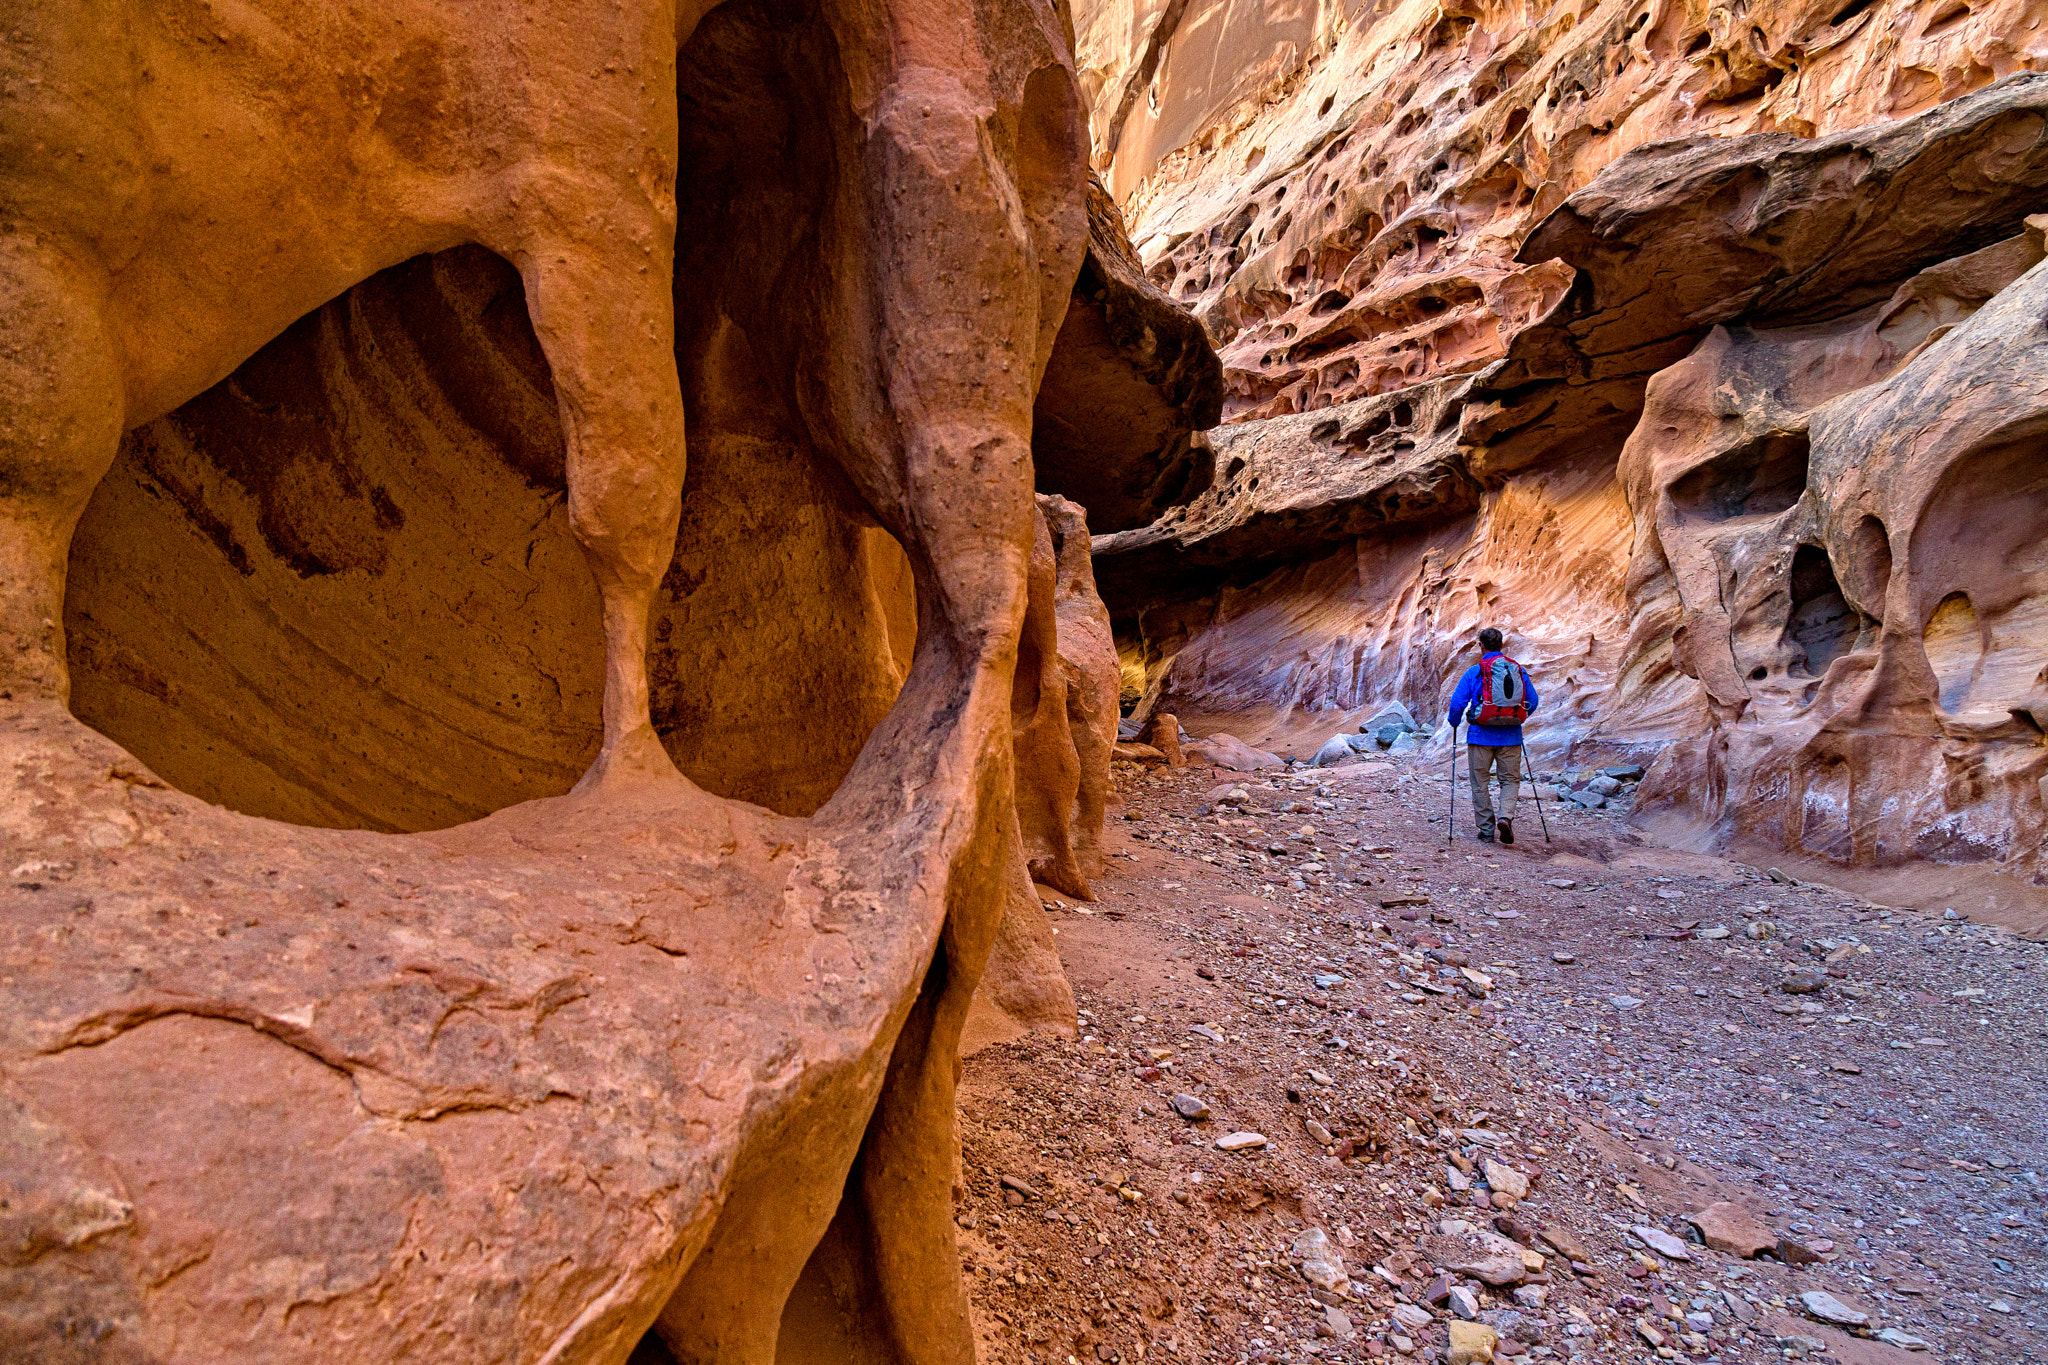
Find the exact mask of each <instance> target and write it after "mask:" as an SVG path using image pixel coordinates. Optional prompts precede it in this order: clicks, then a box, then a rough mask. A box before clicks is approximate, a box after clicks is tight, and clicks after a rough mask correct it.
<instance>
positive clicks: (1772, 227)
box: [1462, 76, 2048, 475]
mask: <svg viewBox="0 0 2048 1365" xmlns="http://www.w3.org/2000/svg"><path fill="white" fill-rule="evenodd" d="M2044 190H2048V76H2019V77H2015V78H2014V79H2012V80H2008V81H2004V82H2001V83H2000V84H1998V85H1996V86H1993V87H1992V88H1990V89H1988V90H1983V91H1979V92H1978V93H1976V94H1973V95H1967V96H1964V97H1963V98H1961V99H1958V100H1955V101H1954V102H1952V103H1950V104H1946V105H1943V106H1941V107H1940V108H1938V109H1936V110H1933V111H1932V112H1930V113H1928V114H1927V115H1924V116H1922V117H1919V118H1912V119H1905V120H1902V121H1900V122H1897V123H1893V124H1889V125H1878V126H1876V127H1872V128H1861V129H1856V130H1854V131H1851V132H1845V133H1837V134H1835V135H1833V136H1830V137H1823V138H1811V139H1809V138H1800V137H1796V136H1793V135H1791V134H1787V133H1779V134H1774V135H1768V136H1757V137H1747V138H1741V139H1733V138H1716V137H1706V136H1697V135H1695V136H1692V137H1687V138H1682V139H1679V140H1677V141H1673V142H1666V143H1660V144H1657V145H1656V146H1653V147H1646V148H1643V149H1642V150H1641V151H1639V152H1637V153H1635V154H1634V155H1631V156H1628V157H1626V158H1624V159H1622V160H1621V161H1618V162H1616V163H1615V164H1614V165H1613V166H1612V167H1611V168H1610V169H1609V170H1608V171H1607V172H1606V173H1605V174H1603V175H1602V176H1601V177H1600V179H1599V180H1597V181H1596V182H1595V183H1594V184H1592V185H1590V186H1588V187H1587V188H1586V189H1585V190H1582V191H1580V192H1579V193H1577V194H1575V195H1573V196H1572V197H1571V198H1570V199H1569V200H1567V201H1566V202H1565V204H1564V206H1563V207H1562V208H1561V209H1559V210H1558V212H1556V213H1555V214H1552V215H1551V216H1550V217H1549V218H1548V219H1546V220H1545V221H1544V222H1543V224H1542V226H1541V227H1539V228H1538V229H1537V230H1536V231H1535V232H1534V233H1532V234H1531V235H1530V237H1529V238H1528V240H1527V241H1526V242H1524V243H1523V245H1522V251H1521V257H1522V258H1523V259H1526V260H1529V261H1551V260H1553V259H1562V260H1565V261H1569V262H1570V263H1571V264H1572V265H1573V266H1574V267H1576V271H1577V275H1576V279H1575V282H1574V283H1573V286H1572V288H1571V290H1570V291H1569V292H1568V293H1567V294H1566V296H1565V297H1564V299H1562V300H1561V301H1560V302H1559V304H1558V306H1557V307H1556V308H1554V309H1553V310H1552V311H1551V313H1550V314H1549V315H1548V316H1546V317H1545V318H1543V319H1542V321H1541V322H1540V323H1538V324H1536V325H1533V326H1530V327H1528V328H1525V329H1524V330H1523V331H1521V332H1520V333H1518V334H1517V335H1516V336H1515V338H1514V341H1513V342H1512V344H1511V345H1510V346H1509V348H1508V353H1507V356H1506V357H1505V359H1504V360H1502V362H1501V363H1499V364H1498V365H1495V366H1493V367H1491V368H1489V369H1488V370H1487V371H1486V372H1485V373H1484V374H1483V375H1481V376H1480V377H1479V379H1478V380H1477V382H1476V383H1475V384H1474V386H1473V393H1472V400H1471V402H1470V404H1469V405H1468V407H1467V409H1466V413H1465V418H1464V423H1463V426H1464V430H1463V435H1462V439H1463V441H1464V443H1465V444H1466V445H1468V446H1472V447H1477V450H1476V452H1475V455H1474V463H1475V466H1476V468H1477V469H1478V471H1479V472H1480V473H1481V474H1482V475H1484V474H1490V473H1495V472H1505V471H1508V470H1512V469H1516V468H1521V467H1525V466H1527V465H1530V464H1534V463H1539V462H1541V461H1542V460H1544V459H1546V458H1551V457H1555V456H1557V455H1561V454H1564V453H1566V452H1568V451H1571V450H1579V449H1584V448H1585V447H1586V446H1587V445H1588V444H1589V443H1593V444H1597V443H1599V442H1601V441H1602V440H1603V438H1605V437H1606V436H1608V435H1609V434H1610V433H1614V434H1621V435H1625V434H1626V433H1627V432H1628V431H1629V430H1630V429H1631V427H1632V426H1633V425H1634V422H1635V418H1636V414H1637V413H1638V412H1639V411H1640V410H1641V406H1642V392H1643V384H1644V381H1645V380H1646V379H1647V378H1648V377H1649V376H1650V375H1651V374H1652V373H1654V372H1656V371H1658V370H1661V369H1663V368H1664V367H1665V366H1667V365H1670V364H1672V363H1673V362H1675V361H1677V360H1679V359H1680V358H1681V357H1683V356H1684V355H1685V354H1686V353H1687V352H1688V351H1690V350H1691V349H1692V347H1693V345H1694V343H1696V342H1697V341H1698V340H1699V338H1700V335H1701V334H1702V332H1703V331H1704V330H1705V329H1706V328H1707V327H1710V326H1712V325H1714V324H1716V323H1721V322H1727V321H1730V320H1732V319H1736V318H1741V319H1743V320H1745V321H1746V322H1748V323H1749V324H1750V325H1752V326H1788V325H1796V324H1799V323H1804V322H1814V321H1820V320H1823V319H1829V318H1836V317H1840V316H1842V315H1843V314H1844V313H1847V312H1849V311H1851V310H1852V309H1854V308H1856V307H1858V306H1861V305H1864V304H1869V303H1875V302H1877V301H1879V300H1881V299H1883V298H1884V297H1886V296H1887V295H1889V294H1890V293H1891V292H1892V290H1893V288H1894V287H1895V286H1896V285H1897V284H1898V282H1899V281H1900V280H1902V279H1904V278H1906V277H1907V276H1909V275H1911V274H1912V273H1913V272H1914V271H1916V270H1918V269H1920V268H1922V267H1924V266H1929V265H1933V264H1934V263H1935V262H1937V261H1943V260H1946V259H1948V258H1950V257H1953V256H1958V255H1961V254H1963V253H1964V252H1966V251H1969V250H1971V249H1972V248H1975V247H1979V246H1984V245H1987V244H1989V243H1990V242H1992V241H1995V240H1996V239H1998V238H2000V237H2003V236H2007V235H2009V234H2010V233H2011V232H2012V231H2013V229H2014V226H2015V225H2016V224H2017V223H2018V221H2019V219H2020V217H2021V216H2022V215H2024V214H2027V213H2030V212H2032V211H2034V210H2035V209H2037V208H2039V207H2040V206H2041V202H2042V196H2043V193H2044Z"/></svg>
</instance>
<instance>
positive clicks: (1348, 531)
mask: <svg viewBox="0 0 2048 1365" xmlns="http://www.w3.org/2000/svg"><path fill="white" fill-rule="evenodd" d="M1972 22H1975V20H1974V19H1973V20H1972ZM2019 31H2020V30H2019V29H2014V30H2013V32H2015V33H2018V32H2019ZM2026 32H2028V33H2031V32H2032V30H2026ZM2015 41H2017V39H2015ZM2044 100H2048V77H2044V76H2038V75H2032V74H2021V75H2016V76H2014V77H2011V78H2009V79H2008V80H2005V81H2003V82H2000V83H1998V84H1995V85H1992V86H1990V87H1989V88H1987V89H1983V90H1981V91H1978V92H1977V93H1974V94H1971V95H1967V96H1965V97H1963V98H1960V99H1957V100H1955V101H1954V102H1952V103H1950V104H1947V105H1943V106H1940V107H1938V108H1936V109H1933V110H1931V111H1929V112H1927V113H1924V114H1920V115H1916V116H1914V117H1912V118H1909V119H1906V120H1903V121H1900V122H1897V123H1892V124H1880V125H1876V126H1872V127H1869V128H1864V129H1859V130H1855V131H1851V132H1843V133H1839V134H1834V135H1830V136H1827V137H1820V138H1808V139H1802V138H1799V137H1794V136H1790V135H1788V134H1787V133H1767V134H1758V135H1754V136H1747V137H1727V136H1723V137H1718V138H1704V137H1690V138H1686V139H1683V140H1680V141H1676V142H1669V143H1665V144H1660V145H1654V146H1647V147H1643V148H1640V149H1638V150H1636V151H1633V152H1630V153H1628V154H1627V155H1625V156H1622V157H1621V158H1620V159H1618V160H1617V161H1615V162H1614V163H1613V164H1612V165H1611V166H1609V167H1608V168H1607V170H1606V171H1605V172H1603V173H1602V174H1601V175H1600V176H1599V177H1598V178H1597V179H1596V180H1594V181H1593V183H1592V184H1591V185H1589V186H1588V187H1586V188H1585V189H1582V190H1580V191H1578V192H1577V193H1575V194H1573V195H1572V196H1571V197H1570V198H1569V199H1568V200H1566V201H1565V203H1564V204H1563V205H1562V206H1560V207H1559V208H1558V210H1557V211H1556V212H1555V213H1554V214H1553V215H1552V216H1551V217H1550V218H1549V220H1548V221H1547V222H1546V223H1545V224H1544V225H1543V226H1542V227H1541V228H1539V229H1538V230H1537V231H1536V232H1535V233H1534V234H1533V235H1531V236H1530V238H1529V241H1528V244H1527V245H1526V246H1525V247H1524V248H1523V255H1524V257H1526V258H1528V259H1529V261H1530V262H1531V263H1532V265H1534V264H1542V263H1543V262H1540V261H1537V260H1536V258H1537V257H1538V256H1540V255H1543V254H1544V253H1548V252H1558V253H1562V259H1561V260H1552V261H1550V262H1549V264H1551V265H1553V266H1555V267H1557V268H1558V269H1560V270H1561V271H1562V272H1563V273H1562V274H1561V276H1560V278H1563V279H1566V280H1569V281H1572V282H1573V283H1571V285H1570V287H1569V289H1568V290H1567V291H1565V292H1563V293H1562V294H1561V295H1560V301H1559V302H1558V304H1557V305H1556V307H1555V308H1554V309H1552V310H1551V311H1550V312H1549V313H1548V314H1547V315H1545V316H1544V317H1543V318H1542V319H1541V320H1540V321H1538V322H1536V323H1534V324H1533V325H1531V326H1529V327H1528V328H1527V329H1525V330H1524V331H1522V332H1521V333H1520V334H1519V335H1518V336H1516V337H1515V338H1514V339H1513V341H1512V343H1511V345H1510V346H1509V349H1508V355H1507V358H1506V359H1505V360H1503V361H1502V362H1501V363H1500V364H1498V365H1496V366H1494V367H1493V368H1491V369H1489V370H1487V371H1486V372H1485V373H1483V374H1481V375H1479V376H1476V377H1474V378H1471V379H1469V380H1468V379H1462V378H1451V379H1442V380H1437V381H1432V382H1431V383H1427V384H1423V385H1417V386H1414V387H1412V388H1409V389H1404V390H1401V391H1399V392H1398V393H1395V394H1389V395H1385V396H1383V397H1380V398H1375V399H1369V400H1362V401H1355V402H1352V403H1348V404H1341V405H1338V406H1334V407H1331V408H1328V409H1325V410H1321V411H1317V412H1314V413H1308V414H1300V415H1293V416H1285V417H1279V418H1272V419H1265V420H1258V421H1251V422H1246V423H1242V424H1240V425H1238V426H1235V427H1231V428H1226V429H1224V430H1223V431H1222V432H1220V433H1218V436H1217V438H1216V445H1217V449H1218V452H1219V469H1218V475H1219V477H1218V482H1217V485H1216V487H1215V488H1214V489H1212V490H1211V491H1210V492H1209V493H1207V494H1205V495H1204V496H1203V497H1202V498H1200V499H1197V500H1196V501H1195V502H1194V503H1193V504H1191V505H1190V506H1189V507H1188V508H1187V509H1185V510H1184V511H1183V512H1181V513H1179V514H1176V515H1172V516H1169V517H1166V518H1162V519H1161V521H1159V522H1158V523H1155V525H1153V526H1151V527H1147V528H1143V529H1142V530H1138V531H1133V532H1126V533H1123V534H1120V535H1115V536H1109V537H1104V538H1102V539H1101V540H1100V541H1099V542H1098V565H1097V569H1098V573H1099V575H1100V579H1101V582H1102V584H1103V587H1104V594H1105V598H1106V600H1107V601H1108V603H1109V605H1110V608H1111V610H1112V613H1113V616H1114V618H1115V619H1116V620H1117V622H1118V628H1119V638H1120V649H1121V650H1122V653H1123V657H1124V671H1125V677H1126V690H1127V691H1128V690H1130V687H1131V681H1132V679H1133V678H1134V677H1136V678H1137V679H1139V680H1140V685H1141V688H1142V690H1143V692H1144V695H1145V697H1146V698H1147V701H1148V704H1156V705H1164V706H1170V707H1171V708H1173V709H1175V710H1177V711H1179V712H1180V713H1182V714H1184V715H1188V716H1190V717H1193V718H1195V720H1196V721H1197V722H1198V723H1200V722H1201V721H1203V720H1204V719H1205V718H1206V719H1207V720H1209V721H1215V720H1216V719H1218V718H1219V717H1222V716H1224V715H1226V714H1228V715H1233V716H1237V717H1240V718H1243V719H1244V720H1245V724H1244V725H1240V726H1239V729H1240V730H1242V731H1243V737H1245V738H1248V739H1252V740H1253V741H1254V742H1266V741H1267V740H1268V739H1271V738H1273V737H1276V736H1278V735H1280V734H1282V733H1283V732H1287V733H1292V730H1302V731H1304V732H1305V731H1307V730H1308V729H1309V728H1310V722H1309V720H1308V717H1311V716H1313V717H1315V721H1314V727H1313V728H1314V732H1315V733H1314V738H1313V740H1312V741H1311V742H1309V743H1308V745H1307V747H1306V749H1305V750H1304V752H1305V753H1306V752H1313V750H1314V748H1315V745H1316V744H1319V743H1321V741H1322V739H1323V738H1325V737H1327V736H1328V734H1330V733H1331V732H1333V731H1335V730H1338V729H1343V728H1348V726H1349V723H1350V722H1352V721H1355V720H1356V719H1357V715H1358V712H1359V711H1360V710H1361V709H1362V708H1366V707H1370V706H1374V705H1376V704H1377V703H1379V702H1381V701H1384V700H1392V699H1399V700H1403V701H1405V702H1407V703H1408V704H1409V705H1410V706H1411V708H1413V709H1414V710H1415V711H1416V712H1417V714H1418V715H1420V716H1422V717H1423V718H1424V720H1425V721H1434V720H1437V719H1438V718H1440V717H1441V715H1442V705H1443V699H1444V697H1445V696H1446V695H1447V694H1448V690H1449V687H1450V685H1451V683H1452V682H1453V681H1454V679H1455V676H1456V673H1457V671H1458V670H1459V669H1460V668H1461V667H1462V666H1463V664H1464V663H1466V662H1468V660H1469V649H1470V643H1469V642H1470V639H1471V635H1472V632H1473V631H1474V630H1476V628H1477V627H1478V626H1480V625H1483V624H1489V623H1491V624H1498V625H1501V626H1503V627H1504V628H1506V629H1507V631H1508V634H1509V649H1510V652H1512V653H1515V654H1516V655H1517V656H1518V657H1520V658H1522V659H1523V660H1524V661H1525V662H1527V663H1528V664H1529V665H1530V667H1531V668H1532V670H1533V671H1534V672H1535V673H1536V674H1537V676H1538V678H1539V679H1540V681H1541V684H1542V687H1543V692H1544V707H1543V714H1542V715H1540V716H1539V718H1538V724H1537V726H1536V727H1535V729H1534V730H1533V731H1532V743H1533V744H1534V745H1535V746H1536V747H1537V749H1538V751H1539V755H1541V756H1542V757H1544V758H1545V759H1546V761H1547V760H1550V759H1553V758H1557V757H1564V758H1573V757H1578V758H1597V757H1599V756H1601V755H1605V754H1631V753H1632V754H1633V755H1635V756H1636V757H1638V758H1640V759H1641V760H1643V761H1645V762H1649V761H1650V760H1652V759H1655V760H1657V761H1656V762H1655V763H1654V765H1653V766H1652V768H1651V771H1650V774H1649V777H1648V779H1647V780H1646V781H1645V783H1644V785H1643V787H1642V788H1641V790H1640V792H1639V794H1638V797H1637V804H1636V808H1637V810H1638V812H1639V813H1641V814H1648V815H1651V816H1653V817H1655V818H1658V819H1662V820H1668V821H1669V822H1670V823H1671V825H1672V827H1673V828H1674V829H1675V830H1682V831H1683V832H1684V833H1685V837H1688V838H1692V837H1704V838H1706V839H1709V840H1721V841H1727V840H1743V841H1748V842H1750V843H1752V844H1762V845H1764V846H1767V847H1776V848H1783V849H1788V850H1793V851H1797V852H1804V853H1808V854H1812V855H1815V856H1819V857H1823V858H1827V859H1832V860H1835V861H1837V862H1839V863H1844V864H1854V865H1857V866H1862V867H1890V866H1896V865H1899V864H1903V863H1907V862H1910V861H1914V860H1932V861H1935V862H1941V863H1951V864H1961V863H1972V864H1982V865H1985V866H1987V867H1989V868H1991V869H1994V870H1996V871H2000V872H2003V873H2007V874H2012V875H2011V877H2010V878H2008V879H2006V885H2007V886H2008V887H2011V888H2013V889H2012V891H2011V894H2010V895H2008V894H2007V893H2004V892H1993V893H1990V901H1991V902H1992V903H1993V904H1994V905H1995V904H1997V903H2000V896H2007V899H2012V898H2013V897H2019V898H2020V899H2024V897H2025V896H2026V895H2028V894H2033V893H2031V892H2024V891H2022V890H2020V889H2019V888H2017V887H2014V886H2013V883H2014V882H2015V881H2017V882H2027V883H2038V882H2039V880H2040V877H2041V875H2042V872H2041V868H2040V866H2039V859H2040V852H2039V850H2040V846H2041V838H2042V834H2043V833H2044V831H2048V791H2044V788H2043V786H2042V781H2043V778H2044V777H2048V766H2044V764H2048V758H2044V756H2043V755H2044V752H2048V751H2044V750H2043V748H2042V747H2041V735H2042V733H2043V729H2044V726H2048V716H2044V703H2048V675H2044V673H2043V671H2042V657H2043V648H2044V645H2048V616H2044V613H2048V587H2044V586H2043V582H2042V580H2041V576H2040V573H2039V572H2038V571H2037V570H2038V567H2039V566H2038V565H2036V564H2035V560H2036V559H2037V558H2038V555H2037V554H2036V553H2035V551H2034V550H2033V549H2032V548H2030V547H2032V546H2035V545H2037V544H2038V543H2040V541H2041V540H2042V538H2043V528H2044V526H2048V523H2044V522H2043V520H2042V518H2043V517H2044V516H2048V512H2044V510H2043V509H2044V507H2048V494H2044V492H2043V490H2042V489H2041V487H2040V486H2039V485H2040V475H2039V469H2038V466H2039V451H2040V449H2041V447H2040V444H2039V442H2040V440H2041V432H2042V431H2043V430H2044V426H2043V423H2044V420H2048V419H2044V418H2043V416H2042V414H2041V408H2042V397H2041V392H2042V388H2043V381H2042V379H2041V377H2040V376H2039V375H2037V374H2036V370H2038V368H2039V365H2038V356H2039V354H2041V348H2040V343H2041V337H2040V334H2039V326H2040V323H2039V318H2040V317H2041V316H2042V304H2043V300H2042V297H2041V290H2042V289H2043V288H2048V286H2044V285H2043V284H2042V283H2041V278H2042V277H2041V275H2040V267H2039V266H2038V264H2037V263H2038V262H2039V261H2040V260H2041V255H2042V246H2041V231H2042V227H2043V226H2044V223H2043V220H2040V219H2028V218H2026V216H2025V215H2026V214H2027V213H2029V212H2030V211H2032V210H2033V209H2035V208H2037V207H2038V206H2039V200H2038V196H2039V194H2040V193H2041V191H2042V188H2043V187H2042V185H2041V181H2042V178H2043V176H2044V175H2048V103H2044ZM1411 395H1412V398H1411ZM1402 401H1407V402H1408V403H1409V404H1410V410H1411V412H1412V413H1413V415H1415V416H1416V418H1417V419H1418V420H1417V421H1416V422H1415V423H1414V424H1413V427H1412V430H1413V432H1414V434H1413V435H1411V436H1409V437H1406V438H1405V439H1407V440H1409V441H1412V442H1413V445H1412V446H1409V447H1407V448H1402V449H1396V448H1395V444H1394V443H1393V442H1392V441H1390V440H1389V438H1390V436H1391V435H1392V431H1393V426H1394V424H1393V423H1392V422H1389V423H1388V424H1387V425H1386V426H1385V427H1380V426H1379V425H1378V424H1379V422H1380V419H1381V418H1382V417H1383V416H1384V415H1385V414H1386V413H1387V412H1388V410H1389V408H1390V406H1392V405H1394V404H1397V403H1399V402H1402ZM1396 410H1397V411H1398V409H1396ZM1425 414H1433V415H1430V416H1429V417H1428V419H1427V420H1426V421H1425V420H1422V419H1423V417H1424V415H1425ZM1354 433H1355V434H1354ZM1375 443H1377V444H1375ZM1354 449H1355V450H1356V452H1357V453H1353V452H1354ZM1240 456H1241V457H1242V458H1243V460H1244V463H1243V465H1242V467H1239V466H1238V465H1237V464H1236V460H1237V459H1238V458H1239V457H1240ZM1255 480H1256V482H1255ZM1328 712H1338V713H1350V714H1348V715H1343V714H1332V715H1324V714H1320V713H1328ZM1290 717H1292V718H1293V719H1291V720H1290V719H1289V718H1290ZM1290 727H1292V730H1290ZM2014 904H2015V905H2017V904H2018V901H2017V900H2015V901H2014Z"/></svg>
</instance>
